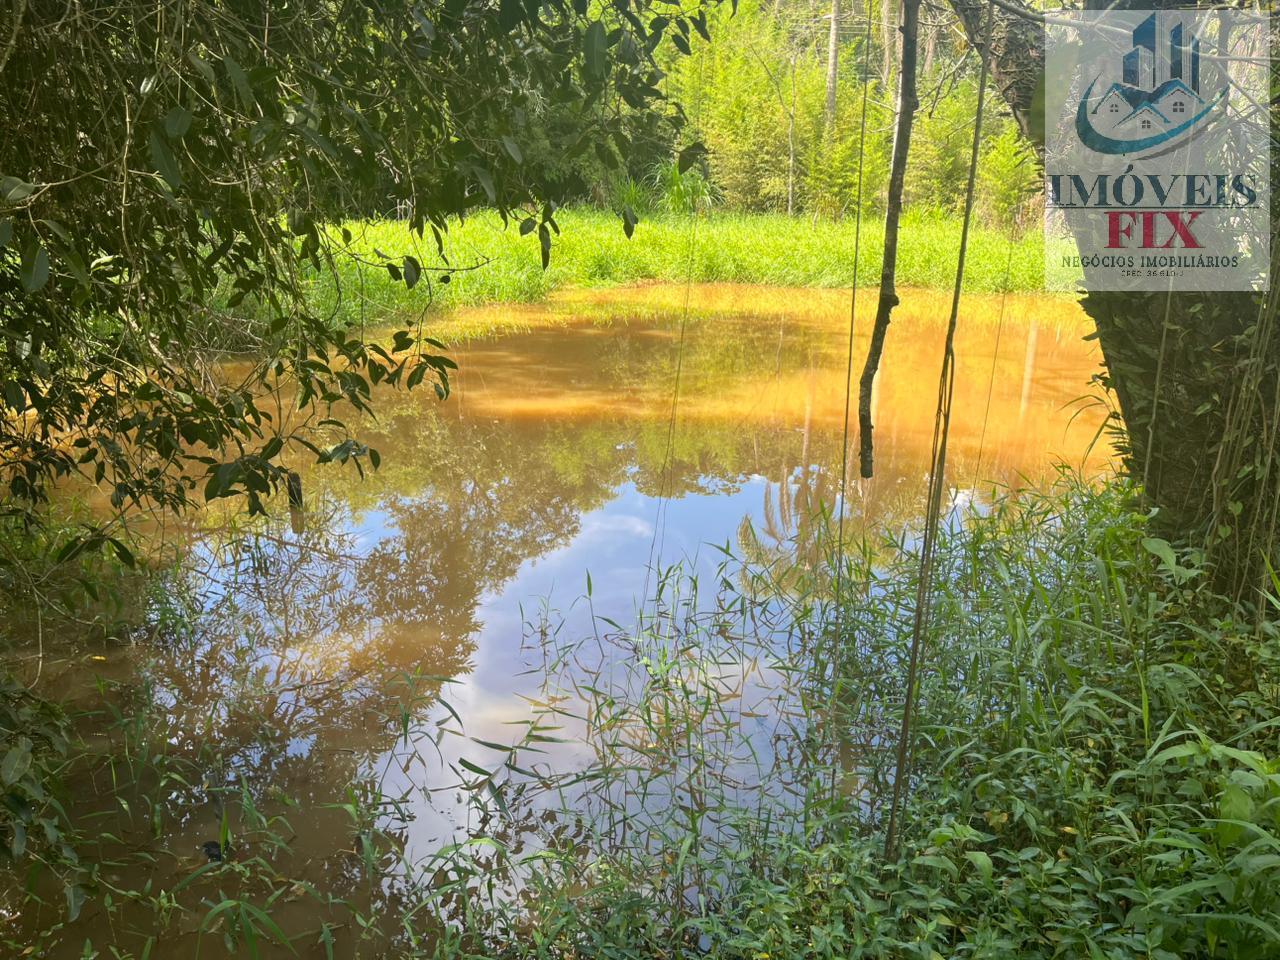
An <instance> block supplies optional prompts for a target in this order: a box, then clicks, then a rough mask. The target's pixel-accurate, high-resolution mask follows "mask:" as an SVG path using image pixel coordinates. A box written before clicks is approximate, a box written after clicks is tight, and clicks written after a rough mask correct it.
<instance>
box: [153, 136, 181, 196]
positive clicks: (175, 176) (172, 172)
mask: <svg viewBox="0 0 1280 960" xmlns="http://www.w3.org/2000/svg"><path fill="white" fill-rule="evenodd" d="M151 162H152V163H153V164H155V168H156V169H157V170H158V171H160V176H162V177H164V180H165V183H167V184H169V186H170V187H171V188H172V189H173V190H174V191H177V190H178V189H179V188H181V186H182V174H181V173H180V172H179V171H178V161H177V160H176V159H175V158H174V156H173V150H172V149H170V147H169V142H168V141H167V140H165V138H164V135H163V134H162V133H161V132H160V129H159V128H158V127H153V128H152V130H151Z"/></svg>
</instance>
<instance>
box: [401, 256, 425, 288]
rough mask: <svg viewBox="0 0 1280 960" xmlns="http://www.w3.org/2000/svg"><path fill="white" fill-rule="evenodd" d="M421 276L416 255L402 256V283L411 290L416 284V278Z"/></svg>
mask: <svg viewBox="0 0 1280 960" xmlns="http://www.w3.org/2000/svg"><path fill="white" fill-rule="evenodd" d="M421 276H422V267H421V266H420V265H419V263H418V260H417V258H416V257H405V258H404V285H405V286H406V287H408V288H409V289H410V290H412V289H413V288H414V287H415V286H417V284H418V278H419V277H421Z"/></svg>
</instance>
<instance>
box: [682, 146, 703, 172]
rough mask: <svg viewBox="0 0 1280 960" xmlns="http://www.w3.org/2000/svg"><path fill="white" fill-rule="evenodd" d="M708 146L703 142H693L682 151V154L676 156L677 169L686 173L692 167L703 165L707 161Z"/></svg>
mask: <svg viewBox="0 0 1280 960" xmlns="http://www.w3.org/2000/svg"><path fill="white" fill-rule="evenodd" d="M706 158H707V148H706V147H704V146H703V145H702V144H701V143H691V144H689V146H687V147H685V148H684V149H683V150H681V151H680V155H679V156H678V157H677V158H676V169H677V170H679V171H680V172H681V173H685V172H687V171H688V170H689V168H690V167H692V166H694V165H695V164H696V165H697V166H702V165H703V164H704V163H705V162H706Z"/></svg>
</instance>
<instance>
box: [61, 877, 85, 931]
mask: <svg viewBox="0 0 1280 960" xmlns="http://www.w3.org/2000/svg"><path fill="white" fill-rule="evenodd" d="M63 893H65V894H66V897H67V921H68V922H71V921H74V920H75V919H76V917H78V916H80V908H81V907H83V906H84V901H85V890H84V887H82V886H80V885H79V884H77V883H71V884H68V885H67V886H66V887H64V888H63Z"/></svg>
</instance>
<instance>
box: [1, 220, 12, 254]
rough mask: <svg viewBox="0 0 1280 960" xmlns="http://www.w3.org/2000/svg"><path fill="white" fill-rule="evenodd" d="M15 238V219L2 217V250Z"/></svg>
mask: <svg viewBox="0 0 1280 960" xmlns="http://www.w3.org/2000/svg"><path fill="white" fill-rule="evenodd" d="M12 239H13V219H12V218H11V217H5V218H3V219H0V250H3V249H4V248H5V247H7V246H8V245H9V241H10V240H12Z"/></svg>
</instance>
